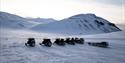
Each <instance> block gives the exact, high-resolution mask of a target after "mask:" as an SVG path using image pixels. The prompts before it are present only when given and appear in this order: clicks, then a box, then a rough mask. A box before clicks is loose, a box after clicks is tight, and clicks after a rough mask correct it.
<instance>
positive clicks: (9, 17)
mask: <svg viewBox="0 0 125 63" xmlns="http://www.w3.org/2000/svg"><path fill="white" fill-rule="evenodd" d="M36 24H38V23H37V22H33V21H29V20H28V19H26V18H23V17H20V16H17V15H14V14H10V13H6V12H1V11H0V27H1V28H13V29H22V28H30V27H33V26H35V25H36Z"/></svg>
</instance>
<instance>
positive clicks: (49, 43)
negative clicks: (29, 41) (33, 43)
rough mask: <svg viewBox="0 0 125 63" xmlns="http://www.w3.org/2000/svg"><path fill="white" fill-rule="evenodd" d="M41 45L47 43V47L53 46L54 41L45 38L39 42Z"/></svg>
mask: <svg viewBox="0 0 125 63" xmlns="http://www.w3.org/2000/svg"><path fill="white" fill-rule="evenodd" d="M39 44H40V45H45V46H47V47H51V46H52V42H51V40H50V39H43V42H42V43H39Z"/></svg>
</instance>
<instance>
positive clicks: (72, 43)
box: [65, 38, 75, 45]
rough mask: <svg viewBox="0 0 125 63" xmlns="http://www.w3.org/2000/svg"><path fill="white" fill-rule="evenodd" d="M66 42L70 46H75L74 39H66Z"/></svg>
mask: <svg viewBox="0 0 125 63" xmlns="http://www.w3.org/2000/svg"><path fill="white" fill-rule="evenodd" d="M65 42H66V43H67V44H70V45H75V42H74V39H70V38H66V40H65Z"/></svg>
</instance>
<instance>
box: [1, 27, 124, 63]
mask: <svg viewBox="0 0 125 63" xmlns="http://www.w3.org/2000/svg"><path fill="white" fill-rule="evenodd" d="M0 33H1V36H0V63H125V31H120V32H114V33H107V34H106V33H105V34H97V35H83V36H78V35H77V36H78V37H83V38H85V42H90V41H92V42H96V41H108V42H109V48H99V47H93V46H89V45H87V43H85V44H84V45H80V44H76V45H68V44H66V46H58V45H55V44H54V45H53V46H52V47H45V46H40V45H38V43H40V42H42V39H43V38H45V37H50V38H51V39H52V41H54V39H55V38H56V37H63V38H65V37H72V36H69V35H61V34H49V33H38V32H32V31H28V30H27V31H23V30H7V29H1V30H0ZM28 37H34V38H36V42H37V43H36V47H26V46H25V45H24V43H25V42H26V41H27V38H28ZM73 37H74V36H73ZM101 37H102V38H108V39H101ZM91 38H94V39H91ZM98 38H99V39H98ZM110 38H111V39H110ZM113 38H118V39H113Z"/></svg>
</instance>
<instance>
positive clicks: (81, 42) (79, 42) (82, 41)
mask: <svg viewBox="0 0 125 63" xmlns="http://www.w3.org/2000/svg"><path fill="white" fill-rule="evenodd" d="M74 41H75V43H78V44H84V39H83V38H79V39H78V38H75V40H74Z"/></svg>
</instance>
